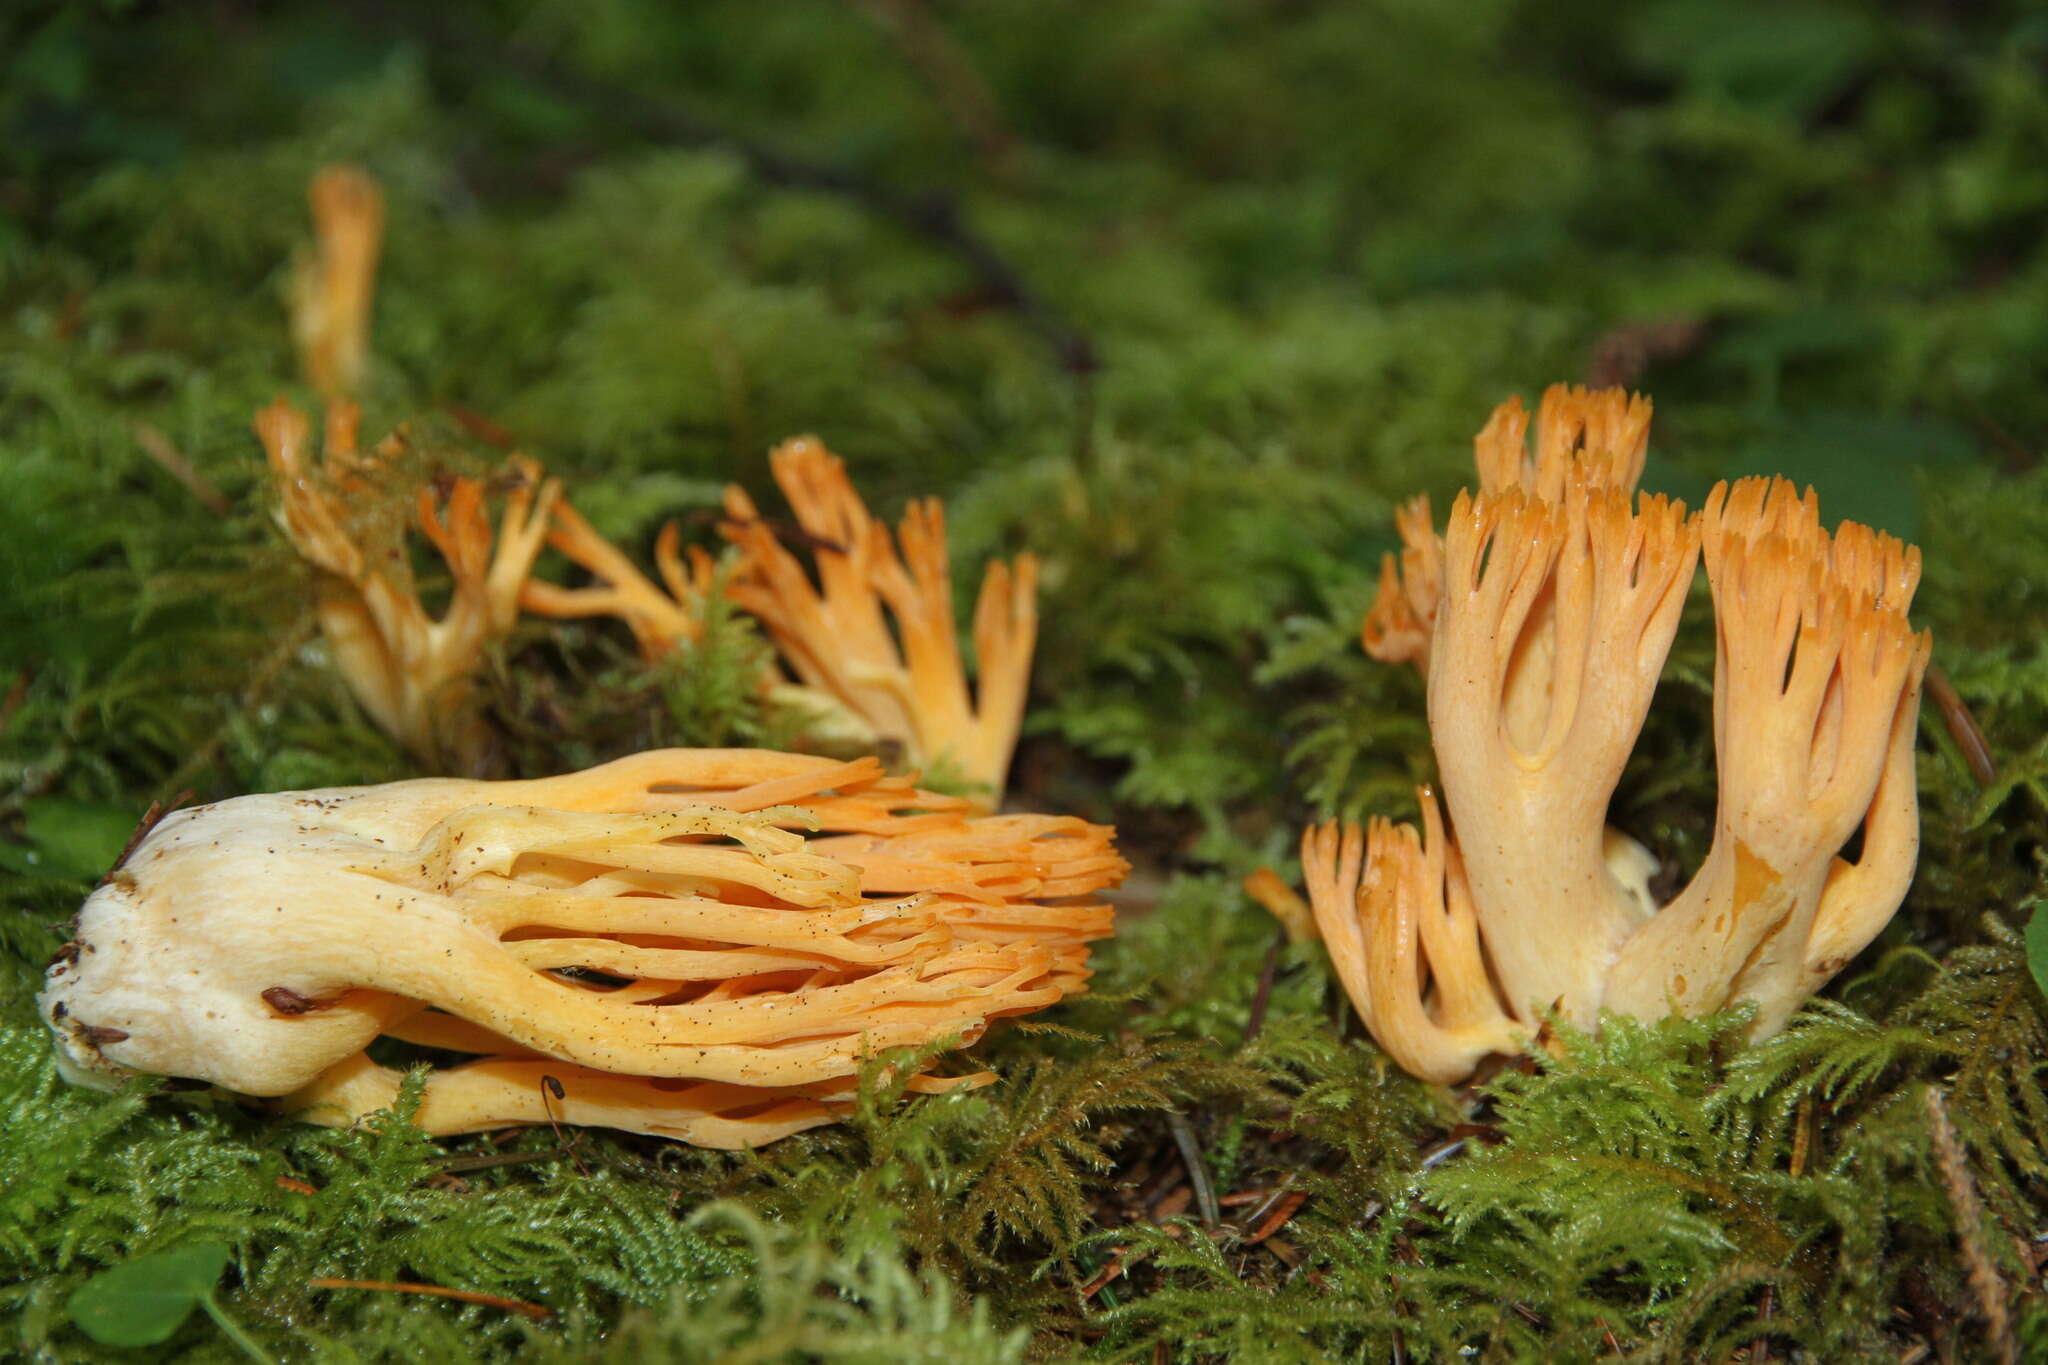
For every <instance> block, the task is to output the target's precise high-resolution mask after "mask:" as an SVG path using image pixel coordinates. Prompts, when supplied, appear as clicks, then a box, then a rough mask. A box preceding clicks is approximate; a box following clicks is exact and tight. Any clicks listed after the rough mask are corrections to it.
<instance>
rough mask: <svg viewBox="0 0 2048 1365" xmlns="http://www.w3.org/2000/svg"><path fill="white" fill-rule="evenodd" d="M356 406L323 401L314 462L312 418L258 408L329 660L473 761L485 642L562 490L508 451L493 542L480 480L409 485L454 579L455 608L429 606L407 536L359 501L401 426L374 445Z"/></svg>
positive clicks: (512, 611)
mask: <svg viewBox="0 0 2048 1365" xmlns="http://www.w3.org/2000/svg"><path fill="white" fill-rule="evenodd" d="M356 418H357V411H356V408H355V406H354V405H353V404H348V403H343V404H337V405H335V406H334V407H331V408H329V410H328V413H327V431H326V438H325V441H324V443H323V448H322V452H321V456H320V458H319V460H318V461H317V462H316V461H315V460H314V458H313V456H312V454H311V451H310V449H309V447H310V445H311V437H312V423H311V422H310V421H309V420H308V418H307V417H306V415H305V414H304V413H302V412H300V411H299V410H298V409H296V408H294V407H292V406H291V405H290V404H289V403H286V402H284V401H283V400H281V399H280V400H279V401H278V402H275V403H272V404H271V405H270V406H269V407H267V408H265V409H263V411H261V412H259V413H257V414H256V423H255V426H256V434H257V436H258V437H259V438H260V439H261V440H262V442H263V447H264V451H265V453H266V454H267V455H268V456H269V460H270V468H271V473H272V475H273V476H274V478H275V480H276V483H277V487H278V492H279V495H280V505H279V508H278V521H279V523H280V524H281V525H282V526H283V527H284V530H285V534H286V535H287V536H289V537H290V539H291V542H292V544H293V545H294V546H295V547H296V548H297V549H298V551H299V553H300V555H301V556H303V557H304V558H305V559H306V560H307V562H309V563H310V564H312V565H313V566H314V567H315V568H316V569H318V570H319V571H320V576H321V581H320V584H319V588H318V594H319V595H318V601H317V608H316V609H317V612H318V615H319V619H320V627H321V631H322V633H323V634H324V635H325V636H326V639H327V645H328V648H329V649H330V650H331V651H332V652H333V655H334V662H335V666H336V667H337V668H338V669H339V670H340V672H341V675H342V677H343V678H344V679H345V680H346V681H347V683H348V685H349V689H350V690H351V691H352V692H354V693H355V696H356V699H357V700H358V701H360V702H361V703H362V706H363V709H364V710H365V711H367V712H369V714H370V717H371V719H373V720H374V721H375V722H376V723H377V725H378V726H379V728H381V729H382V730H384V732H385V733H387V734H389V735H390V736H392V738H394V739H396V740H397V741H398V742H399V743H400V744H402V745H404V746H405V748H406V749H408V750H410V751H411V752H412V754H413V755H414V756H415V757H417V758H419V759H420V760H421V761H423V762H426V763H429V764H437V765H438V764H442V763H447V762H453V763H455V764H457V765H468V764H470V763H472V762H473V761H474V760H475V758H476V756H477V754H478V752H479V750H480V748H481V745H482V733H481V731H480V728H479V727H478V725H477V723H476V718H475V716H474V715H473V713H472V712H471V711H470V709H469V708H468V706H467V702H468V698H469V692H470V687H471V681H472V679H473V677H474V675H475V673H476V670H477V668H478V667H479V666H480V665H481V664H482V662H483V658H484V653H485V651H486V650H487V649H488V648H489V646H490V645H491V644H492V643H493V642H494V641H496V640H498V639H500V638H502V637H503V636H504V635H505V634H506V633H507V632H508V631H510V630H511V628H512V625H513V622H514V621H515V620H516V619H517V618H518V611H519V595H520V590H521V588H522V587H523V586H524V585H525V583H526V578H527V575H528V573H529V572H531V570H532V568H533V561H534V559H535V557H536V556H538V555H539V553H540V548H541V543H542V539H543V537H544V536H545V535H546V534H547V526H548V517H549V513H550V511H551V510H552V509H553V506H554V503H555V499H556V497H557V496H558V494H559V492H560V488H559V485H557V484H556V482H555V481H554V480H552V479H548V480H543V479H542V478H541V473H540V466H539V465H538V464H536V463H535V462H534V461H532V460H530V459H527V458H525V457H523V456H514V457H513V458H512V459H510V460H509V461H507V462H506V465H505V474H504V476H503V477H502V479H501V480H500V482H502V483H503V485H504V488H505V495H504V504H505V506H504V514H503V519H502V521H501V524H500V527H499V530H498V533H497V536H496V544H495V547H494V546H493V537H492V532H491V522H490V517H489V514H488V512H487V511H486V510H485V505H484V503H485V493H486V488H485V484H484V481H483V480H480V479H477V478H473V477H469V476H459V477H454V478H451V479H447V480H444V481H443V482H442V483H441V485H440V487H439V488H436V487H434V486H426V487H421V488H419V489H418V490H417V493H416V497H415V505H416V513H417V517H418V525H419V529H420V531H421V533H422V534H424V535H425V536H426V537H427V539H428V540H429V541H430V542H432V544H433V546H434V548H435V550H437V551H438V552H439V554H440V556H441V559H442V560H443V561H444V562H445V563H446V564H447V566H448V572H449V575H450V577H451V579H452V580H453V583H452V589H451V591H450V594H449V598H448V607H447V610H446V611H445V612H444V613H443V614H442V615H441V617H440V619H439V620H436V619H434V618H432V617H430V616H428V614H427V611H426V608H425V607H424V606H423V605H422V604H421V602H420V598H419V592H418V589H417V587H416V586H415V584H414V581H413V573H412V565H411V561H410V559H409V557H408V556H407V555H406V554H405V552H404V546H403V544H402V543H400V544H395V545H394V544H389V543H376V542H375V541H373V540H370V539H368V538H367V537H366V534H365V533H366V531H367V529H368V528H366V527H364V526H363V525H361V517H360V512H361V504H362V502H363V501H364V500H365V498H366V496H367V495H368V494H370V493H371V492H372V490H374V489H375V487H376V485H377V484H378V483H380V482H382V481H384V480H385V479H387V478H388V477H389V476H390V473H391V471H392V470H393V469H394V468H395V467H396V464H397V462H398V460H399V458H400V457H401V456H402V455H403V454H404V453H405V452H406V450H407V444H408V443H407V437H406V435H405V433H404V431H403V430H402V429H401V430H400V431H398V432H395V433H393V434H392V435H391V436H389V437H387V438H386V439H385V440H384V441H383V442H381V443H379V444H378V445H377V447H376V448H375V449H373V450H371V451H368V452H364V451H361V450H359V449H358V448H357V445H356Z"/></svg>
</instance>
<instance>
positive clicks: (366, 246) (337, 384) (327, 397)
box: [292, 166, 384, 403]
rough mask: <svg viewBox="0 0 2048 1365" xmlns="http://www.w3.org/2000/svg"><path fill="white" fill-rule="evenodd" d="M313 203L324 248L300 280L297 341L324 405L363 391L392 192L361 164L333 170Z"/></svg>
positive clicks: (303, 264) (298, 274)
mask: <svg viewBox="0 0 2048 1365" xmlns="http://www.w3.org/2000/svg"><path fill="white" fill-rule="evenodd" d="M307 198H308V200H309V202H310V204H311V207H312V210H313V231H314V235H315V238H316V239H317V242H318V246H317V249H316V250H315V252H314V253H313V254H312V255H311V256H310V257H305V258H302V259H301V260H299V261H298V263H297V265H296V268H295V269H294V271H293V275H292V337H293V340H295V341H296V342H297V343H298V348H299V365H300V368H301V369H302V370H303V371H304V372H305V376H306V382H307V383H308V384H311V385H312V386H313V388H314V390H315V391H316V392H317V393H318V394H319V395H320V397H321V399H322V400H323V401H324V402H328V403H338V402H342V401H344V400H348V399H352V398H355V397H356V396H357V395H358V394H360V393H361V392H362V387H363V374H364V371H365V370H366V369H367V368H368V365H369V355H370V301H371V296H372V295H373V294H374V293H375V291H376V286H377V254H378V250H379V248H380V247H381V245H382V243H383V237H384V192H383V190H381V189H379V188H378V186H377V182H376V181H375V180H373V179H371V178H370V176H369V175H368V173H366V172H365V171H363V170H362V169H361V168H359V167H356V166H328V167H325V168H324V169H322V170H321V171H320V172H319V173H318V174H317V175H315V176H314V177H313V183H312V187H311V189H310V191H309V192H308V195H307Z"/></svg>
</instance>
